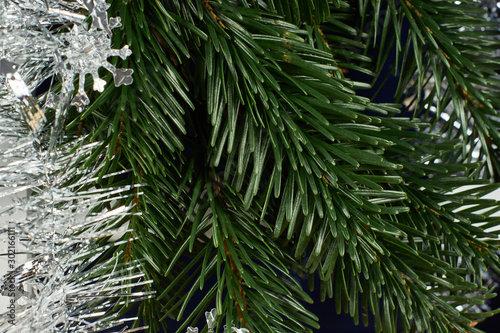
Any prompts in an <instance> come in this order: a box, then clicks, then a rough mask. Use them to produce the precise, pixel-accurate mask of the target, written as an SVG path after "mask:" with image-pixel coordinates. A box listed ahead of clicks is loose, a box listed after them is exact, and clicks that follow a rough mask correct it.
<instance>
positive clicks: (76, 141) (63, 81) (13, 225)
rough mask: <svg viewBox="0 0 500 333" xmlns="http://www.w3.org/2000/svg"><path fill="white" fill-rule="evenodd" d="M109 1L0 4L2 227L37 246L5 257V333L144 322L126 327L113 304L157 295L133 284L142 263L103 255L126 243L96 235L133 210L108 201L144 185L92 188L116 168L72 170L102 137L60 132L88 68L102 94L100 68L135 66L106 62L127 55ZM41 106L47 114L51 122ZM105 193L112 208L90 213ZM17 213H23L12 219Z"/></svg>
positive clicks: (123, 80)
mask: <svg viewBox="0 0 500 333" xmlns="http://www.w3.org/2000/svg"><path fill="white" fill-rule="evenodd" d="M108 7H109V5H107V4H106V3H105V2H104V0H78V1H76V0H74V1H61V0H13V1H3V2H0V37H1V39H0V40H1V45H0V48H1V54H0V156H2V157H3V158H2V161H1V162H0V197H8V198H11V199H12V204H10V205H7V206H4V207H0V214H1V215H3V216H4V217H7V219H9V223H8V225H7V226H6V227H5V228H3V229H2V232H3V233H4V234H5V235H7V236H8V238H9V240H10V239H13V240H14V239H15V240H17V241H18V242H22V244H23V246H24V247H25V249H26V252H27V253H29V254H31V255H33V258H32V259H31V260H29V261H28V262H26V263H24V264H22V265H20V266H17V265H15V266H14V265H12V266H11V267H10V271H9V272H8V273H7V274H6V275H4V276H3V278H2V280H1V285H0V290H1V292H2V294H4V295H8V296H9V297H11V303H12V304H13V306H12V309H11V311H10V312H7V313H5V314H4V315H3V316H2V320H1V322H0V331H1V332H19V331H21V332H82V331H85V332H88V331H101V330H105V329H112V328H115V329H119V331H120V332H136V331H138V330H142V329H145V328H146V327H141V328H134V329H128V328H127V326H126V325H127V323H128V322H132V321H135V320H137V318H119V317H118V312H114V311H112V309H114V308H116V307H117V306H123V305H124V304H130V303H132V302H136V301H141V300H144V299H146V298H150V297H153V296H154V293H153V292H136V291H135V289H136V287H139V286H142V285H145V284H150V283H151V282H152V281H149V280H146V279H145V278H144V274H143V273H141V272H140V269H139V268H140V265H141V262H139V261H129V262H126V263H120V262H119V260H118V258H119V256H120V255H122V253H120V251H117V252H116V253H114V255H113V256H112V257H111V258H107V259H102V255H103V253H105V252H106V251H107V250H109V249H111V248H118V247H119V246H120V245H122V244H121V243H120V242H114V243H112V242H111V243H105V242H103V241H102V240H103V239H107V238H109V237H110V236H112V235H113V234H115V233H116V232H117V226H119V225H121V224H124V223H120V221H123V219H127V218H128V219H129V218H130V217H131V215H132V206H119V205H117V204H116V202H118V199H123V198H126V197H127V196H130V195H131V193H134V195H137V194H140V191H139V192H138V191H137V189H136V188H135V187H140V185H137V186H134V188H133V187H131V186H127V187H119V188H96V187H95V186H94V183H95V180H96V179H97V178H98V177H99V176H100V177H111V176H117V175H104V176H103V175H100V171H101V168H102V166H103V163H98V164H97V165H96V166H94V167H93V168H85V169H82V168H80V167H81V166H82V164H83V162H84V161H85V159H86V158H88V157H89V156H90V155H91V154H92V153H94V152H95V148H96V147H98V145H99V144H100V143H92V144H89V143H86V142H87V140H85V137H68V136H66V135H65V134H64V132H63V130H62V127H63V123H64V117H65V116H66V114H67V110H68V109H69V107H70V106H71V105H74V106H76V107H77V109H78V110H79V111H82V110H83V109H84V108H85V106H86V105H87V104H88V103H89V100H88V97H87V95H86V94H85V91H84V81H85V75H86V74H91V75H92V76H93V80H94V89H95V90H98V91H102V90H103V89H104V85H105V81H104V80H102V79H100V78H99V75H98V72H97V70H98V69H99V68H100V67H104V68H106V69H107V70H109V71H110V72H112V73H113V75H114V78H115V84H116V85H120V84H131V83H132V78H131V74H132V70H130V69H117V68H115V67H113V66H112V65H111V64H110V63H108V62H107V58H108V57H110V56H120V57H122V58H123V59H125V58H126V57H127V56H128V55H130V53H131V51H130V50H129V49H128V46H125V47H123V48H122V49H120V50H115V49H112V48H111V30H112V29H113V28H115V27H118V26H119V25H120V20H119V18H111V19H108V17H107V12H106V10H107V9H108ZM88 16H91V18H92V20H91V24H90V25H89V26H88V25H87V24H86V23H85V20H86V19H87V17H88ZM76 77H79V85H78V89H77V92H76V94H74V93H73V90H74V83H73V81H74V80H75V78H76ZM54 81H56V82H59V83H60V85H61V88H60V89H56V90H55V91H58V92H57V93H53V92H52V91H54V89H49V91H48V92H46V93H44V94H43V96H36V97H34V96H32V92H33V91H35V90H36V88H39V87H41V86H43V84H44V83H46V82H54ZM49 109H51V110H53V112H54V113H55V119H54V120H53V121H52V122H50V123H48V122H47V118H46V111H47V110H49ZM102 160H104V157H103V159H102ZM123 173H126V171H124V172H123ZM118 176H119V175H118ZM23 193H28V195H27V196H26V195H24V196H22V194H23ZM103 202H109V205H108V206H109V207H112V208H111V209H108V210H107V211H96V207H97V206H98V205H99V206H102V203H103ZM19 212H23V213H26V214H25V215H26V216H25V217H23V218H22V219H17V220H15V219H14V216H16V213H19ZM17 215H18V214H17ZM102 244H104V245H102ZM9 258H10V257H9ZM13 262H15V260H13ZM96 262H98V263H97V264H96Z"/></svg>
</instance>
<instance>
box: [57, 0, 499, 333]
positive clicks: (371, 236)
mask: <svg viewBox="0 0 500 333" xmlns="http://www.w3.org/2000/svg"><path fill="white" fill-rule="evenodd" d="M111 4H112V7H111V9H110V11H111V12H112V13H115V14H116V15H119V16H120V17H121V19H122V23H123V29H122V31H121V33H120V32H116V33H115V36H114V42H115V43H116V45H123V44H125V43H127V44H128V45H129V46H130V47H131V49H132V50H133V55H132V56H131V57H130V59H129V60H128V61H124V62H123V64H122V65H123V66H124V67H129V68H132V69H134V73H135V74H134V84H133V85H132V86H126V87H119V88H116V87H113V86H112V85H108V88H107V89H106V90H105V91H104V93H102V94H101V95H99V96H95V98H94V99H93V104H92V105H91V106H90V107H89V108H88V109H87V110H86V111H85V112H84V113H82V114H80V115H75V116H74V118H73V119H71V121H70V122H69V123H68V125H67V130H68V131H69V132H72V131H74V132H75V133H76V132H78V133H81V132H82V131H86V132H87V134H88V136H87V138H88V139H87V141H88V142H99V145H98V147H97V148H96V150H95V153H94V154H92V156H90V157H88V159H87V160H86V161H85V162H84V166H83V167H85V168H97V166H99V167H98V169H99V170H100V171H99V172H100V173H99V176H98V177H97V180H96V186H98V187H99V186H102V187H113V186H117V185H118V184H120V185H123V184H129V185H138V184H140V185H144V186H141V187H134V189H133V190H132V192H131V195H130V196H128V197H126V198H124V199H122V200H127V201H128V203H133V204H135V208H134V211H135V213H136V214H134V215H133V217H132V218H131V219H130V220H129V221H125V220H121V221H118V222H115V223H118V224H124V225H126V224H128V230H129V231H128V232H127V233H126V234H125V235H124V236H123V242H122V245H121V246H118V247H117V248H116V250H115V251H116V252H115V253H119V254H120V255H119V258H120V260H123V261H129V260H132V259H142V260H144V265H143V266H142V268H141V269H143V270H144V272H145V273H146V276H147V277H148V279H149V278H151V279H153V280H154V285H153V287H144V288H152V289H153V290H156V291H157V297H156V298H155V299H153V300H145V301H144V302H143V303H142V304H141V307H140V309H139V314H140V316H141V320H142V321H143V322H144V323H145V324H148V325H150V326H151V331H152V332H154V331H157V330H159V326H160V325H163V326H165V325H166V324H165V319H166V318H174V319H177V320H179V321H181V327H180V328H179V330H178V332H182V331H183V330H185V328H186V327H187V326H189V325H192V324H196V322H197V320H198V319H199V318H200V317H201V316H203V313H204V311H207V310H209V309H210V307H212V306H213V305H214V304H215V306H216V308H217V312H218V314H219V317H218V318H219V319H218V321H219V325H218V330H219V331H221V327H222V326H223V325H228V327H231V326H235V327H246V328H248V329H250V331H252V332H311V331H313V329H315V328H318V327H319V326H318V324H317V318H316V316H315V315H314V314H312V313H310V312H309V311H308V310H307V309H306V308H305V307H304V302H312V299H311V298H310V296H309V295H308V290H302V288H301V287H300V285H299V284H298V282H297V281H296V278H295V277H294V276H297V274H299V275H301V276H307V277H308V278H309V279H310V280H311V281H313V280H314V276H315V275H317V276H319V277H320V280H321V286H320V290H321V295H322V298H323V299H325V298H326V297H330V298H331V297H333V298H334V299H335V304H336V310H337V312H341V311H345V312H347V313H349V314H350V315H351V316H352V317H353V319H354V322H355V323H358V322H359V321H360V317H361V321H362V322H363V324H365V325H366V324H367V323H368V317H369V313H371V314H373V318H374V322H375V327H376V331H378V332H381V331H384V332H395V331H396V330H397V324H398V321H399V322H400V325H401V327H402V329H403V331H405V332H410V331H429V332H451V331H456V332H478V331H479V330H477V329H475V328H474V327H472V326H473V323H474V322H476V321H480V320H482V319H484V318H485V317H487V316H490V315H491V314H492V313H475V312H470V311H468V310H469V309H470V307H471V306H473V305H474V304H481V303H482V302H484V300H485V299H487V298H491V297H493V295H494V294H492V292H491V290H487V289H486V288H485V287H484V286H483V285H482V281H481V276H480V272H481V271H482V270H485V269H488V268H492V269H496V270H498V269H499V268H500V262H499V260H498V257H497V254H496V253H495V251H496V250H497V249H498V241H497V233H498V232H497V231H488V230H489V229H490V228H492V227H495V226H497V225H498V224H499V223H500V218H499V217H496V216H493V213H495V212H496V211H498V210H499V209H500V205H499V204H498V203H497V202H495V201H494V200H489V199H484V198H482V197H483V196H484V195H486V194H487V193H489V192H491V191H493V190H495V189H496V188H497V187H498V186H497V185H496V184H490V181H491V180H494V179H497V178H498V175H499V172H500V166H499V165H500V163H499V162H498V156H497V154H498V153H497V150H498V147H500V133H499V131H498V125H499V123H500V119H499V118H498V110H499V106H500V104H499V103H500V101H499V98H498V90H499V87H500V86H499V82H500V81H499V80H498V71H499V60H498V53H497V55H496V57H495V56H494V53H493V51H495V50H498V48H499V42H498V40H499V39H498V35H499V34H500V32H499V31H500V30H499V29H498V26H496V27H492V25H493V24H492V23H491V22H487V21H486V20H485V19H483V18H482V16H481V15H482V12H481V10H480V9H479V8H478V7H477V5H476V4H475V3H474V2H466V1H462V3H461V4H460V5H457V4H455V2H454V1H430V0H398V1H392V0H389V1H387V2H382V1H378V0H372V1H328V0H289V1H284V0H259V1H256V0H240V1H235V0H217V1H207V0H186V1H180V0H156V1H152V0H131V1H128V2H125V1H121V0H116V1H112V2H111ZM489 27H491V29H488V28H489ZM483 28H486V29H483ZM391 53H394V54H395V59H396V60H395V61H393V62H391V60H390V59H391ZM388 68H390V70H388ZM393 75H395V76H396V77H397V80H399V83H398V86H397V89H396V91H395V92H394V98H393V100H392V102H391V103H376V102H374V98H375V96H376V95H377V94H378V92H379V91H384V89H388V88H387V85H386V82H388V80H391V77H392V76H393ZM355 77H362V78H363V79H362V80H361V79H360V80H358V81H356V80H355V79H353V78H355ZM372 87H373V88H374V89H369V88H372ZM367 89H368V90H367ZM365 96H368V97H365ZM442 114H446V115H447V116H448V117H447V119H444V118H443V117H441V115H442ZM456 124H458V125H456ZM474 152H479V157H476V156H475V155H474V154H473V153H474ZM124 172H126V173H124ZM115 173H117V174H120V175H121V176H106V177H103V176H104V175H109V174H111V175H113V174H115ZM124 174H125V176H123V175H124ZM463 185H475V187H473V188H471V189H463V188H462V187H461V186H463ZM457 189H458V190H457ZM104 205H106V204H105V203H103V207H104ZM109 255H113V253H110V254H109ZM194 295H201V296H200V297H199V299H201V301H200V302H199V303H198V304H193V297H194ZM189 307H194V308H195V310H194V311H193V312H191V313H188V312H187V311H186V309H187V308H189ZM138 325H139V321H138V322H137V323H136V326H138Z"/></svg>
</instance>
